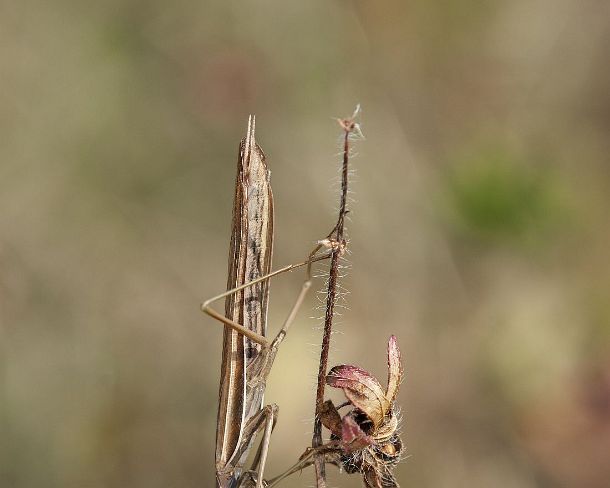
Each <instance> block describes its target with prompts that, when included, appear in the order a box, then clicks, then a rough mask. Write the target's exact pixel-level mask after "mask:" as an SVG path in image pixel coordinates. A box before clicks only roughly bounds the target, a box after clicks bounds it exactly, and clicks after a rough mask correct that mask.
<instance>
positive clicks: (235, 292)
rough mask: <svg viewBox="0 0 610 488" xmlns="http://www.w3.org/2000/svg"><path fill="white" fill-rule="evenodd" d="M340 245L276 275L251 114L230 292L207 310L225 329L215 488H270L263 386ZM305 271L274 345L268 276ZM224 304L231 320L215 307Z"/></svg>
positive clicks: (270, 414)
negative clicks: (317, 268) (314, 273)
mask: <svg viewBox="0 0 610 488" xmlns="http://www.w3.org/2000/svg"><path fill="white" fill-rule="evenodd" d="M334 245H335V244H334V243H333V242H332V241H331V240H329V239H325V240H323V241H320V242H319V243H318V245H317V246H316V247H315V248H314V249H313V251H312V252H311V253H310V255H309V257H308V259H307V260H305V261H303V262H300V263H297V264H292V265H289V266H285V267H283V268H280V269H278V270H276V271H273V272H272V271H271V258H272V253H273V194H272V192H271V185H270V181H269V170H268V168H267V163H266V160H265V154H264V153H263V151H262V149H261V148H260V146H259V145H258V144H257V143H256V140H255V118H254V117H253V116H250V119H249V121H248V130H247V134H246V137H245V138H244V139H243V140H242V141H241V143H240V146H239V159H238V166H237V178H236V181H235V200H234V205H233V219H232V233H231V245H230V251H229V277H228V281H227V291H226V292H224V293H221V294H220V295H217V296H215V297H212V298H210V299H208V300H206V301H205V302H204V303H202V305H201V310H202V311H203V312H205V313H206V314H208V315H210V316H211V317H213V318H215V319H217V320H218V321H220V322H221V323H222V324H224V326H225V327H224V335H223V349H222V364H221V376H220V389H219V395H218V398H219V399H218V419H217V431H216V486H217V488H238V487H244V488H245V487H254V486H256V488H262V487H263V486H264V480H263V474H264V469H265V463H266V459H267V453H268V450H269V442H270V436H271V431H272V430H273V427H274V424H275V422H276V419H277V413H278V407H277V405H274V404H272V405H266V406H264V407H263V397H264V393H265V383H266V380H267V377H268V375H269V373H270V371H271V367H272V365H273V362H274V360H275V357H276V354H277V352H278V348H279V345H280V343H281V342H282V341H283V340H284V338H285V336H286V332H287V330H288V328H289V327H290V325H291V323H292V322H293V321H294V318H295V316H296V314H297V311H298V309H299V307H300V306H301V304H302V303H303V300H304V298H305V295H306V294H307V291H308V289H309V288H310V286H311V266H312V264H313V263H314V262H316V261H320V260H323V259H326V258H329V257H330V255H331V252H332V251H329V252H321V251H323V250H324V249H331V250H332V249H333V246H334ZM303 266H306V267H307V268H306V269H307V272H306V279H305V281H304V283H303V285H302V288H301V291H300V292H299V294H298V296H297V298H296V300H295V302H294V304H293V306H292V308H291V309H290V312H289V314H288V317H287V318H286V320H285V321H284V324H283V326H282V328H281V329H280V331H279V332H278V333H277V335H276V336H275V338H274V339H273V340H271V341H270V340H269V339H268V338H267V337H266V335H267V305H268V300H269V279H270V278H272V277H273V276H276V275H279V274H282V273H286V272H288V271H291V270H293V269H296V268H299V267H303ZM222 298H224V299H225V315H222V314H221V313H219V312H217V311H216V310H214V309H213V308H211V307H210V305H211V304H212V303H213V302H216V301H217V300H220V299H222ZM260 432H262V440H261V443H260V445H259V448H258V451H257V453H256V455H255V457H254V460H253V463H252V466H251V468H249V469H246V468H245V464H246V461H247V457H248V453H249V451H250V449H251V447H252V444H253V442H254V439H255V437H256V436H257V435H258V433H260Z"/></svg>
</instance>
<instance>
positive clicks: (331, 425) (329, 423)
mask: <svg viewBox="0 0 610 488" xmlns="http://www.w3.org/2000/svg"><path fill="white" fill-rule="evenodd" d="M320 420H321V421H322V425H323V426H324V427H326V428H327V429H328V430H330V431H331V432H332V433H333V434H335V435H336V436H337V437H341V435H342V431H343V426H342V423H341V415H339V412H338V411H337V407H335V405H334V403H333V402H332V401H331V400H326V401H325V402H324V403H323V404H322V409H321V410H320Z"/></svg>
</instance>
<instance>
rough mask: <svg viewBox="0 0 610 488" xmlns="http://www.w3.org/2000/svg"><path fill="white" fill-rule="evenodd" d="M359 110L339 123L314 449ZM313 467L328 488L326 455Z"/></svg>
mask: <svg viewBox="0 0 610 488" xmlns="http://www.w3.org/2000/svg"><path fill="white" fill-rule="evenodd" d="M359 109H360V107H359V106H358V107H356V110H355V112H354V114H353V115H352V117H350V118H347V119H340V120H339V124H340V125H341V128H342V129H343V132H344V137H343V162H342V169H341V195H340V202H339V214H338V218H337V225H336V226H335V228H334V229H333V230H332V231H331V233H330V234H329V235H328V241H329V244H330V246H331V249H332V254H331V260H330V271H329V275H328V288H327V291H326V313H325V317H324V333H323V336H322V350H321V352H320V366H319V369H318V386H317V389H316V415H315V422H314V429H313V438H312V441H311V442H312V447H313V448H314V449H316V448H318V447H320V446H321V445H322V420H321V417H320V414H321V412H322V406H323V405H324V386H325V382H326V372H327V370H328V353H329V349H330V336H331V332H332V326H333V316H334V311H335V302H336V299H337V280H338V278H339V261H340V259H341V257H342V255H343V252H344V251H345V235H344V234H345V215H346V214H347V212H348V210H347V190H348V176H349V172H348V166H349V145H350V135H351V134H352V133H353V132H359V130H360V129H359V127H358V125H357V124H356V123H355V122H354V118H355V117H356V115H357V114H358V112H359ZM314 465H315V470H316V486H317V488H325V487H326V465H325V459H324V456H323V455H320V454H314Z"/></svg>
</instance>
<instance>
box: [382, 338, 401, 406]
mask: <svg viewBox="0 0 610 488" xmlns="http://www.w3.org/2000/svg"><path fill="white" fill-rule="evenodd" d="M402 374H403V369H402V364H401V361H400V348H399V347H398V342H397V340H396V336H393V335H392V336H390V339H389V340H388V389H387V391H386V397H387V399H388V401H389V402H390V404H393V403H394V401H395V400H396V395H397V394H398V388H399V387H400V382H401V381H402Z"/></svg>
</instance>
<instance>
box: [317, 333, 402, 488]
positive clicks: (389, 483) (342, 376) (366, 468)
mask: <svg viewBox="0 0 610 488" xmlns="http://www.w3.org/2000/svg"><path fill="white" fill-rule="evenodd" d="M402 373H403V370H402V366H401V362H400V349H399V348H398V344H397V342H396V337H394V336H391V337H390V339H389V341H388V386H387V388H385V389H384V388H383V387H382V386H381V384H380V383H379V381H378V380H377V379H376V378H375V377H374V376H372V375H371V374H370V373H368V372H367V371H365V370H363V369H361V368H359V367H357V366H352V365H348V364H343V365H340V366H335V367H334V368H332V369H331V370H330V371H329V373H328V375H327V377H326V383H327V384H328V385H329V386H332V387H334V388H341V389H342V390H343V393H344V394H345V396H346V397H347V399H348V402H347V403H345V404H343V405H340V406H339V408H342V407H346V406H351V407H352V409H351V410H349V411H348V413H346V414H345V415H344V416H343V417H341V415H340V414H339V411H338V409H337V408H336V407H335V406H334V405H333V403H332V402H331V401H327V402H326V403H325V404H324V409H323V411H322V415H321V417H322V423H323V424H324V426H325V427H326V428H328V429H329V430H330V431H331V432H332V440H334V441H335V442H337V445H338V451H340V452H338V458H337V459H335V460H333V462H335V464H338V465H340V466H341V467H342V468H344V469H345V470H346V471H347V472H348V473H355V472H360V473H361V474H362V477H363V480H364V484H365V485H366V487H367V488H389V487H398V486H399V485H398V483H397V481H396V479H395V478H394V475H393V473H392V470H393V468H394V466H395V465H396V464H397V463H398V462H399V461H400V455H401V451H402V442H401V440H400V437H399V435H398V415H397V412H396V409H395V406H394V402H395V400H396V395H397V394H398V388H399V386H400V381H401V379H402Z"/></svg>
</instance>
